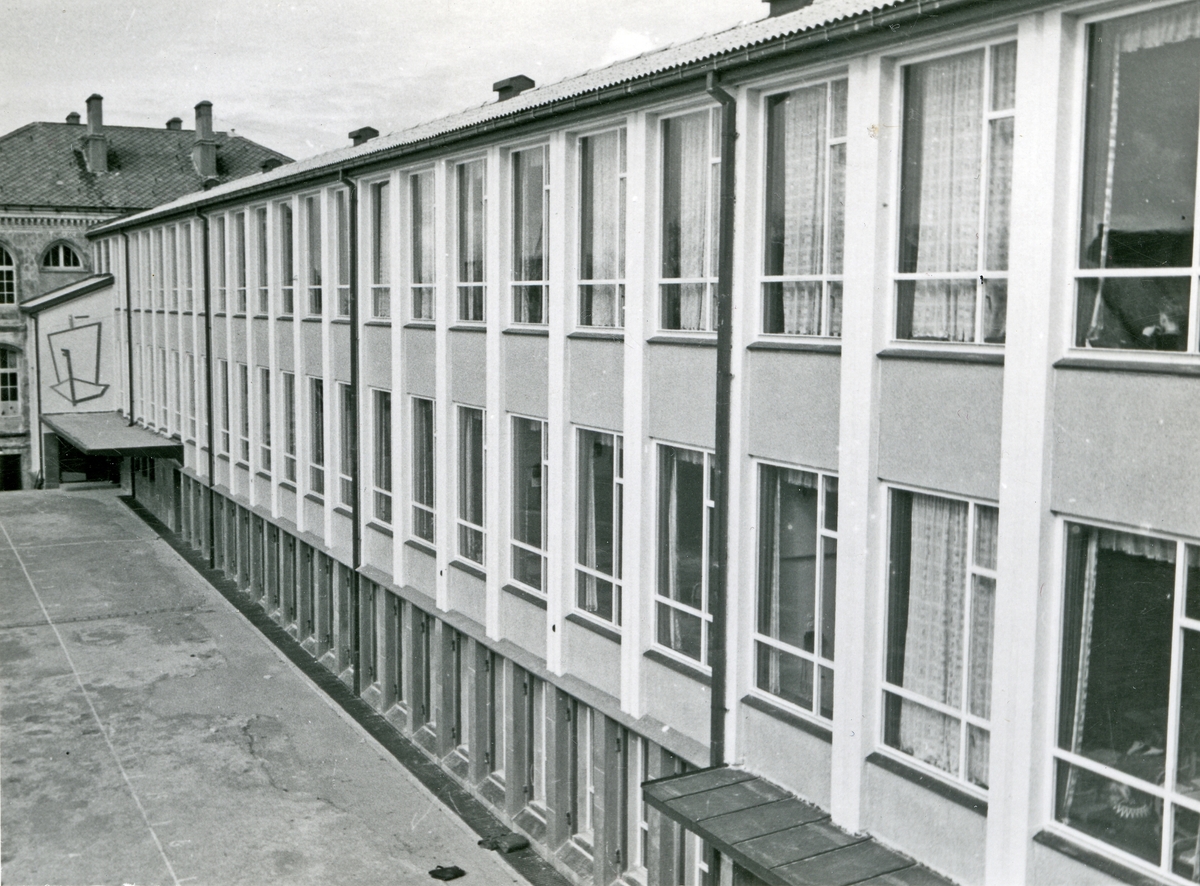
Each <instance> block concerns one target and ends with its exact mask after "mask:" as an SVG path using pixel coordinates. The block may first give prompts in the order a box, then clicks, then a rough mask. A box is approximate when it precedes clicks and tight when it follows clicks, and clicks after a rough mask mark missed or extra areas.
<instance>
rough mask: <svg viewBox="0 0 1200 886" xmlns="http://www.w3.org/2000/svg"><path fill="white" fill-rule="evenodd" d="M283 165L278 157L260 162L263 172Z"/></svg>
mask: <svg viewBox="0 0 1200 886" xmlns="http://www.w3.org/2000/svg"><path fill="white" fill-rule="evenodd" d="M356 144H357V143H356ZM282 165H283V161H282V160H280V159H279V158H278V157H268V158H267V159H266V160H264V161H263V162H262V163H260V164H258V166H259V169H261V170H262V171H263V172H270V171H271V170H272V169H278V168H279V167H280V166H282Z"/></svg>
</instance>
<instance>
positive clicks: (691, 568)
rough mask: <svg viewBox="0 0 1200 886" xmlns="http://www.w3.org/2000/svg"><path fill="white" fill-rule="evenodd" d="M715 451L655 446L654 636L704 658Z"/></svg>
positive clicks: (674, 648) (673, 647)
mask: <svg viewBox="0 0 1200 886" xmlns="http://www.w3.org/2000/svg"><path fill="white" fill-rule="evenodd" d="M713 470H714V468H713V457H712V455H710V454H708V453H705V452H697V451H696V450H694V449H681V448H679V447H676V446H665V445H660V446H659V448H658V582H657V597H656V600H657V605H656V620H657V623H658V626H657V634H656V640H657V642H658V643H659V645H661V646H665V647H666V648H668V649H670V650H671V651H673V652H676V653H679V654H680V655H683V656H686V657H687V658H692V659H695V660H696V661H698V662H701V663H704V664H707V663H708V623H709V622H710V621H711V620H712V613H711V612H710V611H709V544H710V538H711V536H712V518H713V508H714V507H715V502H714V501H713V497H712V495H713V493H712V489H713Z"/></svg>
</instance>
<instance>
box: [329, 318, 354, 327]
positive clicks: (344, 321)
mask: <svg viewBox="0 0 1200 886" xmlns="http://www.w3.org/2000/svg"><path fill="white" fill-rule="evenodd" d="M329 322H330V323H333V324H334V325H336V326H349V325H350V318H349V317H333V318H331V319H330V321H329Z"/></svg>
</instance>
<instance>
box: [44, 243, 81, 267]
mask: <svg viewBox="0 0 1200 886" xmlns="http://www.w3.org/2000/svg"><path fill="white" fill-rule="evenodd" d="M42 267H43V268H82V267H83V261H82V260H81V259H80V258H79V253H77V252H76V251H75V250H74V249H72V248H71V247H70V246H69V245H67V244H66V243H55V244H54V245H53V246H51V247H50V248H49V249H47V250H46V254H45V256H43V257H42Z"/></svg>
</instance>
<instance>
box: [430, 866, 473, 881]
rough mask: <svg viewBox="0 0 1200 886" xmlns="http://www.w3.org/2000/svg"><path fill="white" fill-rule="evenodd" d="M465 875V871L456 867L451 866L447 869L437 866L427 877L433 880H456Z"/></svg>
mask: <svg viewBox="0 0 1200 886" xmlns="http://www.w3.org/2000/svg"><path fill="white" fill-rule="evenodd" d="M466 874H467V872H466V871H464V870H463V869H462V868H460V867H458V865H453V864H452V865H450V866H449V867H443V866H442V865H440V864H439V865H438V866H437V867H436V868H434V869H433V870H432V871H430V872H429V876H431V877H433V879H435V880H457V879H458V878H459V877H465V876H466Z"/></svg>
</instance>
